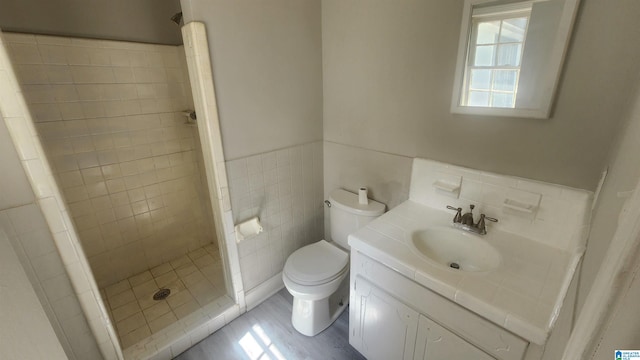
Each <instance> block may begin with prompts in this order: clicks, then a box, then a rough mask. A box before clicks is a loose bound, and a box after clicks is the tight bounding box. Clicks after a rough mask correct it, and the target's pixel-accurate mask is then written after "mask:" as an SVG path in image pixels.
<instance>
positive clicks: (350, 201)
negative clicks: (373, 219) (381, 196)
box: [329, 189, 385, 216]
mask: <svg viewBox="0 0 640 360" xmlns="http://www.w3.org/2000/svg"><path fill="white" fill-rule="evenodd" d="M329 201H331V206H337V207H338V208H340V209H342V210H344V211H348V212H350V213H353V214H356V215H361V216H380V215H382V213H384V209H385V205H384V204H383V203H379V202H377V201H374V200H371V199H369V203H368V204H366V205H363V204H360V202H359V201H358V195H357V194H354V193H352V192H349V191H346V190H342V189H336V190H333V191H332V192H331V194H329Z"/></svg>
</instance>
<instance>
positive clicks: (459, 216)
mask: <svg viewBox="0 0 640 360" xmlns="http://www.w3.org/2000/svg"><path fill="white" fill-rule="evenodd" d="M447 209H449V210H455V211H456V216H454V217H453V222H454V223H459V222H462V208H461V207H458V208H456V207H453V206H450V205H447Z"/></svg>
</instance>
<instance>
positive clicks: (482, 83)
mask: <svg viewBox="0 0 640 360" xmlns="http://www.w3.org/2000/svg"><path fill="white" fill-rule="evenodd" d="M490 85H491V70H481V69H473V70H471V82H470V87H471V88H472V89H482V90H489V88H490Z"/></svg>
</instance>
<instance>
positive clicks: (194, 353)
mask: <svg viewBox="0 0 640 360" xmlns="http://www.w3.org/2000/svg"><path fill="white" fill-rule="evenodd" d="M292 303H293V299H292V297H291V295H289V293H288V292H287V290H286V289H282V290H281V291H280V292H278V293H277V294H275V295H273V296H272V297H270V298H269V299H267V300H266V301H265V302H263V303H262V304H260V305H259V306H257V307H256V308H254V309H253V310H251V311H249V312H247V313H246V314H243V315H242V316H240V317H239V318H237V319H235V320H234V321H232V322H231V323H229V324H228V325H227V326H225V327H223V328H222V329H220V330H218V331H217V332H215V333H214V334H212V335H211V336H209V337H207V338H206V339H204V340H203V341H201V342H200V343H198V344H196V345H194V346H193V347H192V348H190V349H189V350H187V351H186V352H184V353H182V354H181V355H179V356H178V357H177V358H176V359H178V360H213V359H216V360H218V359H219V360H228V359H229V360H232V359H233V360H235V359H238V360H257V359H259V360H267V359H271V360H285V359H286V360H298V359H304V360H316V359H317V360H328V359H335V360H341V359H365V358H364V357H363V356H362V355H360V353H358V352H357V351H356V350H355V349H354V348H353V347H351V345H349V314H348V309H347V310H345V312H344V313H342V315H340V317H339V318H338V320H336V322H334V323H333V324H332V325H331V326H330V327H329V328H328V329H326V330H325V331H323V332H322V333H320V334H318V335H316V336H314V337H307V336H304V335H302V334H300V333H298V332H297V331H296V330H295V329H294V328H293V326H292V325H291V306H292Z"/></svg>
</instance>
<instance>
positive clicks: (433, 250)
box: [411, 227, 501, 272]
mask: <svg viewBox="0 0 640 360" xmlns="http://www.w3.org/2000/svg"><path fill="white" fill-rule="evenodd" d="M411 245H412V248H413V250H414V251H415V252H417V253H418V254H419V255H421V256H423V257H426V258H427V259H428V260H431V261H433V262H436V263H438V264H440V265H442V266H446V267H448V268H451V269H456V270H458V271H471V272H480V271H491V270H493V269H495V268H497V267H498V266H499V265H500V261H501V257H500V253H499V252H498V251H497V250H496V249H495V248H494V247H493V246H491V245H490V244H489V243H487V242H486V241H485V240H483V239H482V238H480V236H478V235H473V234H470V233H466V232H464V231H462V230H457V229H451V228H444V227H443V228H437V227H436V228H429V229H425V230H419V231H415V232H414V233H413V234H411Z"/></svg>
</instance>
